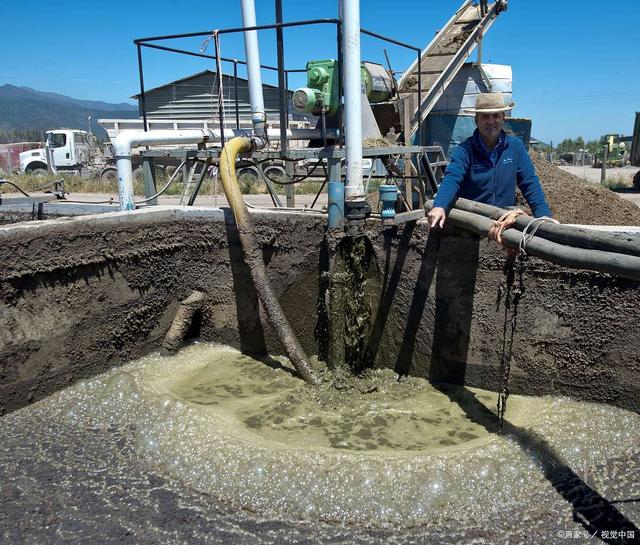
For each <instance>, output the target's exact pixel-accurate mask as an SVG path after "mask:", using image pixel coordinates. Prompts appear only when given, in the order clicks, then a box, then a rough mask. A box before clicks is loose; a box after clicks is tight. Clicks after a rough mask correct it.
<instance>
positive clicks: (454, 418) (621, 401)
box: [0, 207, 640, 543]
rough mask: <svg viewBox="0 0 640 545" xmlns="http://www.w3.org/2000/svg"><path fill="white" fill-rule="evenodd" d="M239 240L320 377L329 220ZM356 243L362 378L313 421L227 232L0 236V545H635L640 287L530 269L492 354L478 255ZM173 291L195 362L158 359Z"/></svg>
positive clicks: (172, 211)
mask: <svg viewBox="0 0 640 545" xmlns="http://www.w3.org/2000/svg"><path fill="white" fill-rule="evenodd" d="M252 215H253V218H254V221H255V222H256V232H257V236H258V240H259V243H260V246H261V249H262V252H263V256H264V259H265V263H266V264H267V266H268V272H269V275H270V280H271V282H272V286H273V287H274V289H275V291H276V293H277V295H278V297H279V299H280V301H281V304H282V306H283V308H284V311H285V313H286V314H287V316H288V318H289V320H290V322H291V324H292V326H293V328H294V330H295V331H296V334H297V335H298V338H299V340H300V342H301V343H302V345H303V347H304V348H305V350H306V351H307V352H308V353H309V354H318V355H319V356H320V357H322V358H323V359H331V358H333V359H334V361H337V359H336V358H337V356H340V355H341V353H340V348H339V347H338V348H337V349H336V342H335V339H336V338H339V330H337V329H336V328H337V327H338V326H336V323H335V320H334V322H333V323H332V322H331V320H330V319H329V317H330V315H331V312H330V309H327V305H326V302H327V293H328V292H329V291H330V275H328V274H327V273H328V272H329V270H331V269H332V268H333V266H334V258H335V248H336V244H335V241H332V240H330V239H326V238H325V236H324V225H325V219H324V218H323V217H322V216H320V215H318V216H316V215H312V214H310V213H287V214H283V213H271V212H257V213H253V214H252ZM368 238H369V241H370V243H371V244H370V248H369V251H370V252H371V259H370V262H369V269H368V272H367V274H368V276H369V278H370V279H371V282H370V283H369V288H368V291H367V296H368V297H370V298H371V317H370V320H369V323H368V325H367V327H366V328H365V333H366V335H365V340H364V343H363V346H362V352H363V353H364V354H366V358H367V362H368V364H369V365H371V366H372V367H374V368H375V370H373V371H370V372H368V374H365V376H364V377H362V378H361V379H359V381H358V382H357V385H356V386H355V389H354V388H353V387H352V388H351V390H349V388H348V387H347V388H346V392H348V393H349V395H348V396H342V395H341V394H342V393H343V390H341V389H340V388H342V387H343V386H342V384H341V383H340V380H339V379H338V380H333V381H332V382H331V381H330V382H329V384H328V387H327V389H328V390H334V391H335V392H337V393H338V394H339V395H338V396H332V397H331V399H330V401H327V399H326V398H322V396H319V397H318V396H317V395H316V394H314V393H312V392H313V390H310V389H309V388H310V387H307V386H306V385H302V384H299V383H298V381H297V380H296V379H294V378H292V376H291V373H290V372H289V371H288V369H289V368H288V366H287V361H286V359H283V358H282V357H281V356H279V354H281V353H282V350H281V347H280V346H278V344H277V342H276V341H275V335H274V334H273V332H272V331H271V327H270V325H269V323H268V322H267V320H266V319H265V318H264V316H263V315H262V313H261V311H260V307H259V304H258V302H257V297H256V294H255V291H254V289H253V286H252V284H251V280H250V276H249V272H248V270H247V268H246V265H245V264H244V261H243V254H242V250H241V249H240V247H239V241H238V237H237V232H236V231H235V227H234V225H233V223H232V220H231V218H230V217H229V215H228V213H227V212H226V211H221V210H206V209H197V208H194V209H188V210H185V209H181V208H172V207H157V208H155V209H149V210H144V211H138V212H134V213H129V214H121V213H107V214H103V215H101V216H88V217H79V218H74V219H67V220H54V221H44V222H38V223H29V224H27V223H23V224H15V225H11V226H7V227H3V228H0V239H1V240H2V244H1V245H0V253H1V254H2V260H1V262H2V264H3V271H2V292H1V293H2V298H3V312H2V314H1V316H0V324H1V325H2V327H1V328H0V331H2V333H1V335H2V340H1V342H0V361H1V362H2V363H1V364H0V373H1V375H0V376H1V377H2V384H1V390H0V399H1V403H2V405H1V409H2V412H3V413H4V416H3V417H2V418H1V419H0V436H1V438H2V440H1V441H0V445H1V446H0V460H2V462H1V464H0V473H1V475H0V483H2V484H0V492H1V494H2V497H3V505H4V507H3V516H2V519H1V522H0V535H2V537H3V539H2V540H3V542H8V543H14V542H15V543H18V542H26V543H38V542H47V543H62V542H64V543H74V542H77V543H86V542H87V541H88V540H97V541H100V542H102V543H116V542H117V543H123V542H131V543H158V542H160V543H176V542H189V543H219V542H233V543H309V542H313V543H373V542H385V543H459V542H461V541H463V542H473V543H508V542H531V543H541V542H545V543H555V542H564V541H563V540H564V537H565V536H566V535H568V533H569V532H571V535H572V537H573V535H574V534H575V535H578V534H579V533H581V532H589V535H594V534H597V536H598V537H602V538H603V539H604V536H605V535H607V536H609V535H611V532H613V531H616V532H618V534H616V535H618V536H620V537H617V538H616V539H617V541H611V540H609V539H608V538H607V539H604V541H608V542H616V543H624V542H628V543H632V542H633V540H632V539H631V540H630V539H628V535H629V533H631V532H635V536H640V533H638V530H637V525H638V523H639V521H640V511H639V509H638V504H637V498H638V496H639V494H640V484H639V483H640V479H639V477H640V475H639V470H638V467H639V463H640V456H639V453H638V449H639V447H638V444H640V442H639V441H638V434H639V433H640V431H639V430H640V425H639V424H638V422H639V417H638V415H637V412H638V406H639V405H638V399H640V398H639V397H638V389H639V388H640V356H639V354H640V350H639V348H640V346H639V344H640V341H639V339H640V335H639V333H640V319H639V318H640V316H639V314H640V304H639V303H640V301H639V299H640V291H639V290H638V283H637V282H634V281H631V280H625V279H621V278H612V277H609V276H607V275H604V274H599V273H592V272H586V271H575V270H569V269H564V268H561V267H556V266H553V265H550V264H548V263H545V262H542V261H539V260H535V259H531V260H529V261H527V262H526V263H525V264H524V270H523V283H524V287H525V293H524V295H523V297H522V299H521V301H520V303H519V306H518V309H517V323H516V327H515V330H514V331H513V335H511V330H510V328H511V324H512V320H511V318H512V315H511V311H506V312H505V297H506V296H507V294H508V290H507V289H506V285H505V274H504V271H503V267H504V264H505V256H504V254H503V253H502V251H501V250H500V249H499V248H497V247H495V246H494V245H492V244H489V243H487V242H485V241H481V240H479V239H478V238H476V237H475V236H473V235H470V234H467V233H464V232H462V231H458V230H455V229H446V230H445V231H444V232H443V233H436V232H431V233H430V232H429V229H428V227H427V226H426V224H424V223H421V222H418V223H417V224H415V225H408V226H406V227H404V228H403V229H399V230H398V231H397V232H391V231H382V230H381V229H380V227H379V226H378V225H377V224H376V223H375V222H373V221H372V222H370V224H369V225H368ZM194 290H197V291H198V292H200V293H202V294H203V296H204V297H203V301H204V303H203V306H202V310H201V313H200V315H199V316H198V319H197V320H195V321H194V323H193V324H192V327H191V329H190V330H189V332H188V334H187V337H190V338H198V339H199V342H198V343H197V344H193V345H191V346H189V347H187V348H184V349H182V350H181V351H180V352H179V353H178V354H177V355H176V356H172V357H170V358H161V357H160V356H159V355H157V351H158V350H159V347H160V344H161V342H162V339H163V338H164V335H165V334H166V332H167V330H168V328H169V326H170V324H171V322H172V320H173V317H174V315H175V312H176V309H177V308H178V305H179V303H180V301H183V300H184V299H185V298H187V297H188V296H189V295H190V294H191V293H192V292H193V291H194ZM505 320H506V321H505ZM505 323H506V325H507V328H506V330H505ZM348 325H349V324H346V326H347V327H348ZM342 327H344V324H343V326H342ZM505 339H507V341H509V342H511V340H512V345H511V346H509V342H507V344H506V345H505V344H504V341H505ZM211 343H221V344H222V345H224V346H225V347H220V346H219V345H218V344H211ZM338 344H339V343H338ZM233 350H239V351H241V353H242V354H244V355H242V354H240V353H237V352H233ZM225 354H226V355H225ZM249 355H251V356H253V357H249ZM504 357H510V361H511V377H510V387H511V392H512V394H513V395H512V397H510V398H509V403H508V405H507V407H508V411H507V414H506V420H507V421H506V424H505V433H504V434H503V435H502V436H498V435H497V434H496V431H495V429H496V423H497V420H496V417H495V398H496V394H495V393H492V392H495V391H497V390H498V389H499V388H500V362H501V360H502V359H503V358H504ZM315 361H316V362H317V360H315ZM221 362H222V363H221ZM224 362H226V364H225V363H224ZM225 365H226V367H225ZM316 365H320V364H318V363H316ZM235 368H238V373H237V375H236V374H234V372H233V369H235ZM101 373H104V374H101ZM338 376H339V374H338ZM398 377H401V380H400V381H398ZM424 379H430V381H431V382H432V383H434V384H435V385H436V387H435V388H434V387H433V386H431V384H430V383H429V382H427V381H426V380H424ZM233 380H235V381H236V382H233ZM238 381H239V382H238ZM443 383H446V384H449V385H445V384H443ZM336 385H338V386H339V387H338V388H336ZM347 386H348V385H347ZM487 390H489V391H487ZM335 392H334V393H335ZM345 398H346V399H347V400H348V401H345V402H344V403H343V402H342V401H341V400H342V399H345ZM336 399H337V400H338V401H337V402H336ZM359 399H360V400H364V401H362V403H360V401H359ZM224 400H227V401H229V400H231V401H232V402H233V403H232V405H233V406H231V407H226V408H225V403H223V401H224ZM234 403H235V405H234ZM336 403H337V405H336ZM288 411H290V413H291V414H288ZM421 411H423V412H421ZM411 415H413V416H414V417H415V418H417V419H418V420H419V421H418V422H416V421H415V420H413V419H412V416H411ZM280 418H282V420H280ZM429 420H433V421H434V422H429ZM311 422H314V423H313V424H311ZM307 430H310V431H309V432H307ZM27 514H28V515H27ZM605 532H606V534H605ZM620 532H624V537H622V534H621V533H620ZM561 533H562V535H561ZM580 535H582V534H580ZM634 539H635V538H634Z"/></svg>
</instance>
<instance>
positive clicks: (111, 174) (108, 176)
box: [100, 168, 118, 182]
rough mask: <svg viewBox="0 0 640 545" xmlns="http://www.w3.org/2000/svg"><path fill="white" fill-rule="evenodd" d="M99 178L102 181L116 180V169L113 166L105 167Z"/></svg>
mask: <svg viewBox="0 0 640 545" xmlns="http://www.w3.org/2000/svg"><path fill="white" fill-rule="evenodd" d="M100 179H101V180H102V181H104V182H117V181H118V171H117V170H116V169H115V168H105V169H104V170H103V171H102V172H101V173H100Z"/></svg>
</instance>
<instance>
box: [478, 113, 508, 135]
mask: <svg viewBox="0 0 640 545" xmlns="http://www.w3.org/2000/svg"><path fill="white" fill-rule="evenodd" d="M476 125H477V126H478V131H479V132H480V135H481V136H482V137H484V139H485V140H489V141H493V140H496V139H497V138H498V137H499V136H500V131H501V130H502V127H503V126H504V112H495V113H491V114H481V113H479V114H476Z"/></svg>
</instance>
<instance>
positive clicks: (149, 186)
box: [142, 157, 158, 204]
mask: <svg viewBox="0 0 640 545" xmlns="http://www.w3.org/2000/svg"><path fill="white" fill-rule="evenodd" d="M142 176H143V178H144V196H145V198H146V199H148V198H149V197H152V196H153V195H155V194H156V193H157V192H158V190H157V189H156V164H155V161H154V159H153V157H143V158H142ZM148 204H158V199H157V198H155V199H152V200H150V201H148Z"/></svg>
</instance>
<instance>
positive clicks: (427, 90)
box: [398, 0, 507, 134]
mask: <svg viewBox="0 0 640 545" xmlns="http://www.w3.org/2000/svg"><path fill="white" fill-rule="evenodd" d="M506 6H507V2H506V1H505V0H496V1H495V2H493V3H492V4H488V3H487V2H486V1H484V0H483V1H481V3H480V4H478V5H476V4H474V3H473V2H472V0H466V1H465V2H464V3H463V4H462V6H461V7H460V9H458V11H456V13H455V14H454V15H453V17H452V18H451V19H449V21H448V22H447V24H446V25H445V26H444V28H442V29H441V30H440V31H439V32H438V33H437V34H436V36H435V37H434V38H433V40H432V41H431V43H430V44H429V45H427V47H426V48H425V49H424V51H423V52H422V54H421V56H420V64H419V65H418V60H417V59H416V60H415V61H414V62H413V64H412V65H411V66H410V67H409V68H408V69H407V70H406V71H405V73H404V74H403V75H402V77H401V78H400V81H399V82H398V89H399V93H400V95H401V96H402V95H404V96H411V97H412V98H413V110H414V111H413V116H412V119H411V127H412V133H413V134H416V133H417V132H418V128H419V126H420V124H421V123H422V122H423V121H424V120H425V119H426V117H427V115H429V112H430V111H431V110H432V109H433V107H434V106H435V104H436V102H437V101H438V99H439V98H440V96H442V93H443V92H444V90H445V89H446V87H447V85H449V83H451V80H453V78H454V77H455V75H456V74H457V73H458V72H459V71H460V68H461V67H462V65H463V64H464V61H465V60H466V59H467V57H468V56H469V55H470V54H471V52H472V51H473V50H474V49H475V48H476V46H477V45H478V44H479V42H480V40H481V39H482V37H483V36H484V34H485V32H487V30H488V29H489V28H490V27H491V25H492V24H493V22H494V21H495V19H496V17H498V15H499V14H500V13H501V12H502V11H504V10H506ZM418 78H420V79H419V81H420V88H421V93H420V94H421V102H422V109H421V115H419V112H420V110H419V108H418Z"/></svg>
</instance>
